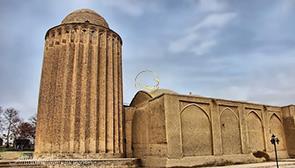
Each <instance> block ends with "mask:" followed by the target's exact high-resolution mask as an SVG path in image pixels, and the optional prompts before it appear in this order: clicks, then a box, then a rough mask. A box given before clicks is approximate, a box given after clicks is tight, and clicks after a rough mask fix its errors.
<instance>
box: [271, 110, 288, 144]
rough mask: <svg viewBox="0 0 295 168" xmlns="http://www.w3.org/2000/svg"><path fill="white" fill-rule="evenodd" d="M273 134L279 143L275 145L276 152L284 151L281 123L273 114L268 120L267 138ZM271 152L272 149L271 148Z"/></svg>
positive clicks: (283, 134) (283, 133)
mask: <svg viewBox="0 0 295 168" xmlns="http://www.w3.org/2000/svg"><path fill="white" fill-rule="evenodd" d="M272 134H274V135H275V136H276V137H277V138H278V139H279V140H280V143H279V144H278V145H277V149H278V150H285V149H286V143H285V132H284V127H283V124H282V121H281V120H280V118H279V116H278V115H277V114H276V113H273V114H272V115H271V116H270V119H269V135H268V136H269V138H270V137H271V136H272ZM271 149H272V150H273V148H271Z"/></svg>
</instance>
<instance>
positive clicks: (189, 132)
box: [180, 105, 212, 156]
mask: <svg viewBox="0 0 295 168" xmlns="http://www.w3.org/2000/svg"><path fill="white" fill-rule="evenodd" d="M180 118H181V135H182V151H183V156H201V155H212V135H211V124H210V120H209V117H208V115H207V114H206V112H205V111H204V110H203V109H201V108H200V107H198V106H196V105H190V106H187V107H186V108H185V109H184V110H183V111H182V112H181V114H180Z"/></svg>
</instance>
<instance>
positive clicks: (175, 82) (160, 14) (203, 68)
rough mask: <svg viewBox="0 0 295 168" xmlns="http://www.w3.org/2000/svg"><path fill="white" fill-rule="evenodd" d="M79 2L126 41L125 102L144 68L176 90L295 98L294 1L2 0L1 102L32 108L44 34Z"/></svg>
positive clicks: (275, 101)
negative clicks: (98, 15) (96, 14)
mask: <svg viewBox="0 0 295 168" xmlns="http://www.w3.org/2000/svg"><path fill="white" fill-rule="evenodd" d="M80 8H90V9H93V10H95V11H97V12H98V13H99V14H101V15H102V16H103V17H104V18H105V19H106V20H107V22H108V24H109V26H110V28H111V29H113V30H114V31H116V32H117V33H119V34H120V36H121V37H122V39H123V72H124V74H123V75H124V76H123V77H124V102H126V103H129V102H130V101H131V99H132V97H133V95H134V94H135V93H136V91H137V89H136V88H135V87H134V78H135V76H136V75H137V74H138V73H139V72H140V71H142V70H145V69H150V70H152V71H154V72H156V73H157V74H158V76H159V78H160V87H161V88H168V89H171V90H174V91H176V92H178V93H181V94H188V93H189V92H192V93H193V94H196V95H202V96H208V97H216V98H224V99H234V100H245V101H250V102H257V103H265V104H271V105H288V104H294V103H295V89H294V86H295V85H294V84H295V75H294V74H295V22H294V21H292V20H293V18H295V1H293V0H259V1H257V0H247V1H245V0H183V1H179V0H161V1H160V0H47V1H40V0H26V1H19V0H1V1H0V21H1V26H0V37H1V38H0V105H1V106H4V107H15V108H16V109H18V110H19V111H20V112H21V115H22V116H23V117H24V118H29V117H30V116H31V115H33V114H34V113H36V109H37V102H38V92H39V81H40V74H41V66H42V60H43V47H44V36H45V33H46V31H47V30H48V29H49V28H51V27H53V26H55V25H58V24H59V23H60V22H61V21H62V19H63V18H64V17H65V16H66V15H67V14H69V13H70V12H72V11H73V10H76V9H80Z"/></svg>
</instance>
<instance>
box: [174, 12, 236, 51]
mask: <svg viewBox="0 0 295 168" xmlns="http://www.w3.org/2000/svg"><path fill="white" fill-rule="evenodd" d="M236 16H237V15H236V13H232V12H228V13H212V14H209V15H208V16H207V17H205V18H204V19H203V20H202V21H201V22H198V23H197V24H196V25H194V26H192V28H189V29H187V31H186V33H185V34H184V35H183V37H181V38H179V39H177V40H175V41H173V42H171V43H170V45H169V51H170V52H172V53H181V52H187V51H188V52H192V53H194V54H196V55H202V54H206V53H207V52H209V51H210V49H211V48H212V47H214V46H216V45H217V42H218V40H217V39H216V35H217V34H218V33H220V31H221V30H222V28H224V27H225V26H226V25H228V24H229V23H230V21H232V20H233V19H234V18H235V17H236Z"/></svg>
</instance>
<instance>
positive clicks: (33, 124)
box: [30, 114, 37, 144]
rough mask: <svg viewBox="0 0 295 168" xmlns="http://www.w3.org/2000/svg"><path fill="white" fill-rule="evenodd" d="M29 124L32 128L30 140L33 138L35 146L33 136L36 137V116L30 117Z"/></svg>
mask: <svg viewBox="0 0 295 168" xmlns="http://www.w3.org/2000/svg"><path fill="white" fill-rule="evenodd" d="M30 123H31V125H32V128H33V134H32V138H33V142H34V144H35V135H36V127H37V115H36V114H34V116H32V117H31V118H30Z"/></svg>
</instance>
